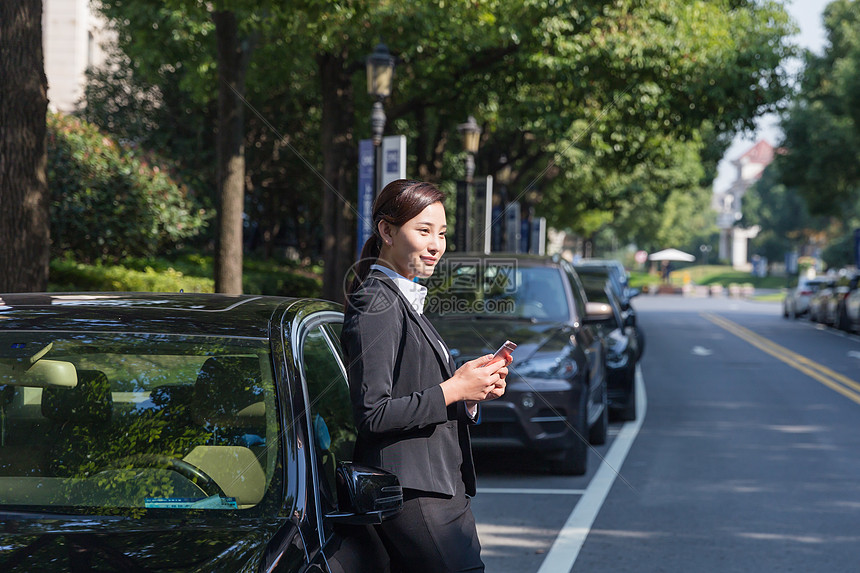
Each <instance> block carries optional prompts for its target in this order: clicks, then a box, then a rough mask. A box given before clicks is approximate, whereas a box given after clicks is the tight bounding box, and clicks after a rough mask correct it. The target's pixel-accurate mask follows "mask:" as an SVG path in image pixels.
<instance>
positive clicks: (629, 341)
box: [580, 275, 640, 421]
mask: <svg viewBox="0 0 860 573" xmlns="http://www.w3.org/2000/svg"><path fill="white" fill-rule="evenodd" d="M580 278H581V279H582V286H583V288H584V289H585V296H586V297H588V302H589V305H588V306H589V312H590V314H593V315H594V316H597V315H598V314H599V313H602V314H603V317H604V318H603V319H600V320H595V322H594V324H595V326H596V327H597V329H598V331H599V332H600V335H601V336H602V337H603V339H604V341H606V380H607V382H606V386H607V395H608V399H609V408H610V410H611V411H612V412H613V413H614V414H616V415H617V416H618V418H619V419H620V420H624V421H629V420H635V419H636V364H637V363H638V361H639V355H640V353H639V338H638V336H636V331H635V329H634V328H633V325H632V324H630V317H629V316H628V318H627V322H625V319H624V318H622V314H621V305H620V304H619V302H618V299H617V298H616V297H615V293H614V292H613V291H612V288H611V287H610V286H609V285H608V284H607V282H606V281H604V280H603V279H601V278H598V277H593V276H590V275H580ZM594 304H597V305H600V307H599V308H597V309H592V308H591V307H592V305H594Z"/></svg>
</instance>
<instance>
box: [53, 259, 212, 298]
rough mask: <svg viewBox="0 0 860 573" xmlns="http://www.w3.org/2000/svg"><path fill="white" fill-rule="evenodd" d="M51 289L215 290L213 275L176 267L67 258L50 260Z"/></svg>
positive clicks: (68, 290) (121, 290)
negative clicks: (135, 266)
mask: <svg viewBox="0 0 860 573" xmlns="http://www.w3.org/2000/svg"><path fill="white" fill-rule="evenodd" d="M49 289H50V290H52V291H60V292H71V291H120V292H179V291H184V292H214V289H215V283H214V281H213V280H212V279H211V278H203V277H197V276H186V275H184V274H183V273H181V272H179V271H177V270H175V269H173V268H167V269H158V270H156V269H154V268H152V267H147V268H145V269H143V270H134V269H129V268H126V267H124V266H120V265H101V264H96V265H88V264H84V263H77V262H74V261H72V260H67V259H55V260H53V261H51V273H50V284H49Z"/></svg>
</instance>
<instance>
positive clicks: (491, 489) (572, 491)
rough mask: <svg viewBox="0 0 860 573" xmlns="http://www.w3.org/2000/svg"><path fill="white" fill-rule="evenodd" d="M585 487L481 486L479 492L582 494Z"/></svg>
mask: <svg viewBox="0 0 860 573" xmlns="http://www.w3.org/2000/svg"><path fill="white" fill-rule="evenodd" d="M585 491H586V490H584V489H550V488H523V487H479V488H478V493H504V494H526V495H536V494H544V495H582V494H584V493H585Z"/></svg>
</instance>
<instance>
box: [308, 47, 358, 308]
mask: <svg viewBox="0 0 860 573" xmlns="http://www.w3.org/2000/svg"><path fill="white" fill-rule="evenodd" d="M317 64H318V67H319V70H320V79H321V82H322V97H323V103H322V125H321V129H320V140H321V145H322V152H323V171H322V175H323V178H324V179H325V181H324V182H323V190H322V191H323V209H322V210H323V265H324V270H323V294H322V296H323V298H325V299H328V300H333V301H336V302H341V303H342V302H344V301H345V300H346V294H345V292H344V278H345V277H346V273H347V271H348V270H349V267H350V265H352V264H353V262H354V259H355V206H354V203H355V201H354V200H351V199H352V198H353V197H354V196H355V195H356V194H357V191H356V189H355V186H356V181H355V178H354V177H353V174H354V173H355V172H356V171H357V169H358V168H357V160H358V157H357V153H356V148H357V143H356V142H355V140H354V138H353V120H354V114H355V103H354V93H353V89H352V79H351V74H350V72H349V55H348V54H347V53H341V54H321V55H319V56H318V57H317ZM368 113H370V110H368Z"/></svg>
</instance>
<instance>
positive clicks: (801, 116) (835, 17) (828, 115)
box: [777, 0, 860, 217]
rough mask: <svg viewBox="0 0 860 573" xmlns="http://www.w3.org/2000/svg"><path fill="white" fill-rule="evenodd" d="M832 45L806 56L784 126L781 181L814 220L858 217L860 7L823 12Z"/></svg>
mask: <svg viewBox="0 0 860 573" xmlns="http://www.w3.org/2000/svg"><path fill="white" fill-rule="evenodd" d="M824 28H825V30H826V33H827V37H828V40H829V44H828V45H827V46H826V47H825V49H824V53H823V54H822V55H821V56H817V55H815V54H813V53H807V54H806V66H805V69H804V71H803V75H802V82H801V88H800V92H799V93H798V94H797V97H796V98H795V100H794V102H793V104H792V106H791V108H790V109H789V110H788V112H787V114H786V115H785V117H784V118H783V120H782V129H783V132H784V133H785V139H784V141H783V143H782V145H783V146H784V147H785V148H786V149H787V153H786V154H785V155H784V156H782V157H778V158H777V162H778V164H779V172H780V181H781V182H782V183H784V184H785V185H786V186H789V187H793V188H795V189H796V190H797V192H798V193H799V194H800V195H801V196H802V197H804V198H805V199H806V201H807V204H808V206H809V210H810V212H811V213H812V214H823V215H835V216H840V217H841V216H842V215H843V214H844V213H845V212H846V211H847V212H850V213H856V208H855V205H856V204H857V201H858V199H860V95H858V94H860V1H858V0H835V1H834V2H832V3H830V4H829V5H828V6H827V7H826V8H825V10H824Z"/></svg>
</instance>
